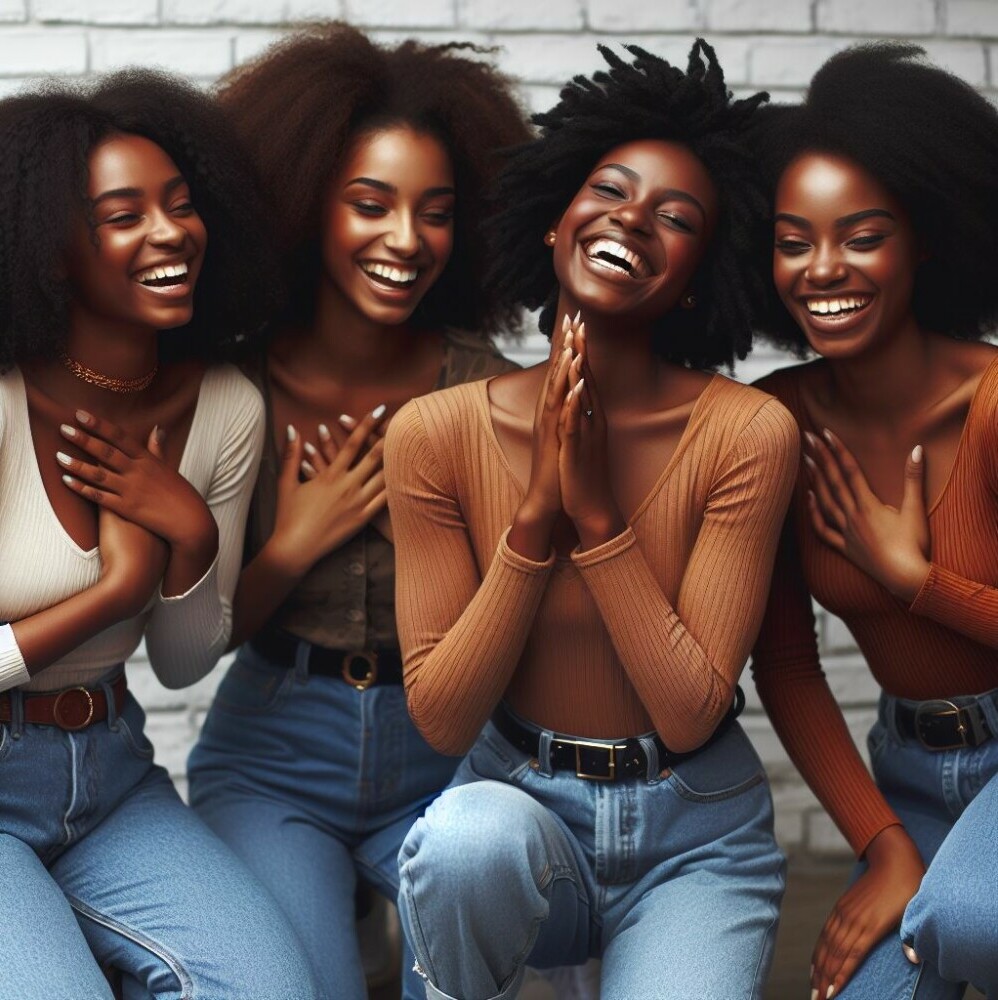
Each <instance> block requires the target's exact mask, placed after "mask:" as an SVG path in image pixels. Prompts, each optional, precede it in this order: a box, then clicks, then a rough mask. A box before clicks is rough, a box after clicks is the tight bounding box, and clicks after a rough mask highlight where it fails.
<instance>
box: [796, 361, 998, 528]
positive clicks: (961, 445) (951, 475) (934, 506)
mask: <svg viewBox="0 0 998 1000" xmlns="http://www.w3.org/2000/svg"><path fill="white" fill-rule="evenodd" d="M996 368H998V355H996V356H995V357H994V358H992V359H991V361H989V362H988V364H987V366H986V367H985V369H984V371H983V372H981V377H980V380H979V381H978V383H977V385H976V387H975V388H974V391H973V393H972V394H971V397H970V403H969V404H968V406H967V415H966V417H964V420H963V427H961V428H960V439H959V440H958V441H957V443H956V452H955V453H954V455H953V461H952V463H951V464H950V467H949V472H948V473H947V474H946V479H945V481H944V482H943V485H942V487H941V488H940V490H939V493H938V494H937V496H936V498H935V500H934V501H933V502H932V503H931V504H930V505H929V506H928V507H926V516H927V517H932V515H933V514H935V512H936V511H937V510H938V509H939V507H940V506H941V505H942V502H943V500H945V498H946V495H947V493H949V488H950V484H951V483H952V482H953V480H954V479H955V478H956V470H957V467H958V466H959V464H960V462H961V461H962V460H963V455H964V452H965V451H966V450H967V434H968V428H969V427H970V420H971V415H972V414H973V412H974V409H975V407H976V406H977V405H978V400H979V399H980V397H981V390H982V389H983V387H984V383H985V382H986V381H987V379H988V378H989V377H990V376H991V374H992V369H996ZM794 392H795V394H796V397H797V405H798V407H799V409H800V412H801V413H802V414H803V415H804V418H805V420H806V421H807V423H808V426H809V427H810V429H811V432H812V433H815V434H819V435H820V433H821V429H820V428H819V427H818V425H817V424H816V423H815V422H814V419H813V418H812V416H811V411H810V410H809V409H808V408H807V404H806V403H805V402H804V397H803V394H802V393H801V385H800V381H799V380H797V381H796V382H795V384H794ZM874 496H876V494H875V493H874ZM877 499H878V500H880V497H877ZM880 502H881V503H883V501H882V500H880Z"/></svg>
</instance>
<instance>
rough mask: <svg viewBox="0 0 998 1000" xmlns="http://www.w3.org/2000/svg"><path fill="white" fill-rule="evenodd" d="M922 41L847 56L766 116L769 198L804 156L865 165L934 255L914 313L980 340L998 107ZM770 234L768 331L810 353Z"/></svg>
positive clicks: (994, 204) (994, 222) (997, 273)
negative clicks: (775, 285) (775, 266)
mask: <svg viewBox="0 0 998 1000" xmlns="http://www.w3.org/2000/svg"><path fill="white" fill-rule="evenodd" d="M924 55H925V53H924V52H923V50H922V49H920V48H918V47H917V46H914V45H905V44H900V43H893V42H890V43H889V42H880V43H876V44H870V45H861V46H856V47H853V48H849V49H846V50H844V51H842V52H840V53H838V54H837V55H834V56H832V58H831V59H829V60H828V61H827V62H826V63H825V64H824V66H822V67H821V69H819V70H818V72H817V73H816V74H815V76H814V79H813V80H812V81H811V86H810V87H809V89H808V92H807V97H806V100H805V101H804V103H803V104H800V105H777V106H773V107H771V108H767V109H766V110H765V111H763V112H762V113H761V114H760V115H759V116H758V120H757V123H756V124H757V136H756V143H757V148H758V151H759V154H760V157H761V160H762V165H763V170H764V174H765V176H766V179H767V186H768V187H769V190H770V195H771V200H772V197H773V196H775V191H776V186H777V184H778V182H779V178H780V176H781V175H782V173H783V171H784V170H785V169H786V167H787V166H788V165H789V164H790V162H791V161H792V160H793V159H795V158H796V157H797V156H799V155H800V154H801V153H804V152H808V151H814V152H824V153H831V154H834V155H837V156H842V157H844V158H846V159H849V160H851V161H853V162H854V163H857V164H858V165H859V166H861V167H862V168H863V169H864V170H866V171H867V172H868V173H869V174H871V175H872V176H873V177H875V178H876V179H877V180H878V181H879V182H880V183H881V184H882V185H883V186H884V187H885V188H886V189H887V190H888V191H890V192H891V194H892V195H893V196H894V197H895V198H897V199H898V201H899V202H900V203H901V204H902V205H903V206H904V208H905V210H906V211H907V212H908V214H909V216H910V218H911V221H912V225H913V226H914V229H915V234H916V236H917V237H918V239H919V240H920V242H921V244H922V245H923V247H924V249H925V252H926V254H927V257H926V259H925V260H924V261H923V262H922V264H921V265H920V266H919V269H918V272H917V274H916V276H915V287H914V295H913V299H912V306H913V309H914V313H915V318H916V319H917V321H918V322H919V324H920V325H921V326H923V327H924V328H925V329H928V330H934V331H936V332H939V333H945V334H949V335H950V336H952V337H962V338H975V337H980V336H982V335H983V334H984V333H986V332H987V331H989V330H990V329H993V327H994V324H995V319H996V313H998V111H996V110H995V109H994V108H993V107H992V106H991V104H989V103H988V101H987V100H986V99H985V98H983V97H982V96H981V95H980V94H978V93H977V92H976V91H975V90H974V89H973V88H972V87H971V86H970V85H969V84H967V83H964V82H963V81H962V80H960V79H958V78H957V77H955V76H953V75H952V74H951V73H947V72H946V71H945V70H942V69H939V68H938V67H937V66H933V65H931V64H929V63H927V62H925V61H924V60H922V59H920V58H919V57H921V56H924ZM772 242H773V241H772V229H771V228H770V230H769V234H768V238H767V240H766V242H765V243H764V244H762V245H761V247H764V248H765V249H761V250H760V252H759V253H757V254H755V255H754V266H763V267H765V269H766V271H767V272H769V273H767V278H768V285H769V286H770V289H771V293H770V304H769V308H768V309H767V310H766V313H765V315H764V317H763V322H762V327H763V330H764V332H765V333H766V334H767V335H768V336H769V337H770V338H771V339H772V340H774V341H775V342H776V343H778V344H780V345H782V346H784V347H788V348H790V349H791V350H794V351H795V352H796V353H798V354H803V353H804V352H805V351H806V348H807V341H806V339H805V337H804V334H803V333H802V332H801V330H800V328H799V327H798V326H797V324H796V323H794V322H793V320H792V319H791V318H790V315H789V314H788V313H787V311H786V309H785V308H784V307H783V305H782V303H781V302H780V301H779V298H778V297H777V295H776V292H775V289H772V279H771V277H770V274H771V260H772Z"/></svg>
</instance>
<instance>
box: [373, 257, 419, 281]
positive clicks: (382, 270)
mask: <svg viewBox="0 0 998 1000" xmlns="http://www.w3.org/2000/svg"><path fill="white" fill-rule="evenodd" d="M360 266H361V268H362V269H363V270H364V271H365V272H366V273H367V274H370V275H371V276H372V277H375V278H387V279H388V280H389V281H394V282H397V283H399V284H408V283H409V282H412V281H415V280H416V278H417V277H418V275H419V269H418V268H415V267H411V268H410V267H392V266H390V265H389V264H378V263H374V262H371V263H364V264H361V265H360Z"/></svg>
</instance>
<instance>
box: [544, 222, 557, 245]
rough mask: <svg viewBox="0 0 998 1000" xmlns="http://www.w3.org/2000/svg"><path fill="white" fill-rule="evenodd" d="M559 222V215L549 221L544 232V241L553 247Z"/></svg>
mask: <svg viewBox="0 0 998 1000" xmlns="http://www.w3.org/2000/svg"><path fill="white" fill-rule="evenodd" d="M560 224H561V216H560V215H559V216H558V217H557V218H556V219H555V220H554V222H552V223H551V225H550V226H548V228H547V232H545V234H544V242H545V243H546V244H547V245H548V246H549V247H553V246H554V244H555V240H556V239H557V238H558V226H559V225H560Z"/></svg>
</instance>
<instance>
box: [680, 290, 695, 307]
mask: <svg viewBox="0 0 998 1000" xmlns="http://www.w3.org/2000/svg"><path fill="white" fill-rule="evenodd" d="M696 304H697V297H696V296H695V295H694V294H693V293H692V292H687V293H686V294H685V295H684V296H683V298H682V302H681V303H680V305H682V307H683V308H684V309H693V308H695V307H696Z"/></svg>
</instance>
